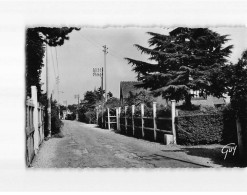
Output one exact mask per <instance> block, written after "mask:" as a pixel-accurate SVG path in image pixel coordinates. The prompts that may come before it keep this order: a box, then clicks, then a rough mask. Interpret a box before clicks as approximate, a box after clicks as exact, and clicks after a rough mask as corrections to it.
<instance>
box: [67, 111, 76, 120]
mask: <svg viewBox="0 0 247 195" xmlns="http://www.w3.org/2000/svg"><path fill="white" fill-rule="evenodd" d="M75 119H76V114H75V113H74V112H73V113H72V114H67V116H66V120H72V121H73V120H75Z"/></svg>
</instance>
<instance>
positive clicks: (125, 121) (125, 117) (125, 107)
mask: <svg viewBox="0 0 247 195" xmlns="http://www.w3.org/2000/svg"><path fill="white" fill-rule="evenodd" d="M127 108H128V106H124V123H125V132H126V134H127V130H128V126H127V125H128V123H127V116H126V113H127Z"/></svg>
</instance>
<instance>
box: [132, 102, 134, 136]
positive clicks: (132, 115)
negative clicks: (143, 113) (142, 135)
mask: <svg viewBox="0 0 247 195" xmlns="http://www.w3.org/2000/svg"><path fill="white" fill-rule="evenodd" d="M134 114H135V105H132V129H133V135H135V122H134Z"/></svg>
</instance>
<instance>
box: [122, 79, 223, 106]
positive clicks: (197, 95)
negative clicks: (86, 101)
mask: <svg viewBox="0 0 247 195" xmlns="http://www.w3.org/2000/svg"><path fill="white" fill-rule="evenodd" d="M140 83H141V82H138V81H122V82H120V101H121V104H123V103H124V100H125V99H126V98H127V97H128V96H129V92H132V93H133V94H136V93H139V92H141V91H147V92H149V93H150V90H146V89H143V88H137V87H136V85H137V84H140ZM190 93H191V94H192V95H193V96H192V99H191V103H192V104H194V105H204V106H215V107H219V106H221V105H224V104H226V101H225V99H224V98H216V97H214V96H211V95H205V94H203V93H201V92H200V91H199V90H198V91H193V90H191V91H190ZM154 99H155V101H156V102H157V103H158V104H163V105H167V104H168V102H167V101H166V100H165V99H163V98H162V97H161V96H159V97H156V98H154ZM183 102H184V101H183V100H181V101H179V102H177V105H181V104H182V103H183Z"/></svg>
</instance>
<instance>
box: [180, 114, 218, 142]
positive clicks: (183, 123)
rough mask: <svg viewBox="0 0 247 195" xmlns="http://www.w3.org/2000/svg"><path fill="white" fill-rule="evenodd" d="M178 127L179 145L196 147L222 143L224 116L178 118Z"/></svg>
mask: <svg viewBox="0 0 247 195" xmlns="http://www.w3.org/2000/svg"><path fill="white" fill-rule="evenodd" d="M176 126H177V128H176V129H177V130H176V133H177V143H178V144H181V145H190V144H192V145H195V144H213V143H220V142H222V138H223V137H222V134H223V115H222V114H217V115H216V114H213V115H212V114H210V115H191V116H180V117H176Z"/></svg>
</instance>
